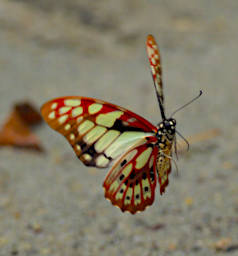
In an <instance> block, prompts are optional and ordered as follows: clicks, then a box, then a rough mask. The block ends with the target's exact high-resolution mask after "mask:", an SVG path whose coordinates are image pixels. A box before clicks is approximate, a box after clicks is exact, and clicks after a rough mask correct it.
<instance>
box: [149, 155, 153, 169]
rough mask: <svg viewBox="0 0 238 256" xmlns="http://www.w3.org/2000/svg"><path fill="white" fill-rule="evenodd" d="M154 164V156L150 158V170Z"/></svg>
mask: <svg viewBox="0 0 238 256" xmlns="http://www.w3.org/2000/svg"><path fill="white" fill-rule="evenodd" d="M153 163H154V156H152V157H151V158H150V162H149V168H151V167H152V165H153Z"/></svg>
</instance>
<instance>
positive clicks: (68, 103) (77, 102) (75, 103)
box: [64, 99, 81, 107]
mask: <svg viewBox="0 0 238 256" xmlns="http://www.w3.org/2000/svg"><path fill="white" fill-rule="evenodd" d="M64 104H65V105H66V106H69V107H77V106H79V105H80V104H81V100H79V99H67V100H64Z"/></svg>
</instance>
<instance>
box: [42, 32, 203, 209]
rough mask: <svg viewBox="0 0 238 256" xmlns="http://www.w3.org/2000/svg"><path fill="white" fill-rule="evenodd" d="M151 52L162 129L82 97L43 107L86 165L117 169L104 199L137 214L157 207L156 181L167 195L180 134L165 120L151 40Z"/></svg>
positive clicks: (107, 182)
mask: <svg viewBox="0 0 238 256" xmlns="http://www.w3.org/2000/svg"><path fill="white" fill-rule="evenodd" d="M146 49H147V54H148V58H149V62H150V67H151V73H152V77H153V81H154V87H155V91H156V95H157V99H158V103H159V108H160V112H161V117H162V121H161V122H160V123H159V124H158V125H157V126H154V125H153V124H151V123H150V122H149V121H147V120H145V119H144V118H143V117H141V116H139V115H137V114H135V113H133V112H131V111H129V110H127V109H125V108H123V107H120V106H117V105H114V104H111V103H108V102H105V101H102V100H98V99H93V98H87V97H81V96H66V97H61V98H56V99H53V100H51V101H49V102H47V103H45V104H44V105H43V106H42V108H41V113H42V116H43V118H44V120H45V121H46V122H47V123H48V125H49V126H50V127H51V128H52V129H54V130H56V131H57V132H59V133H61V134H62V135H63V136H65V138H66V139H67V140H68V142H69V143H70V144H71V146H72V147H73V149H74V151H75V153H76V155H77V156H78V158H79V159H80V160H81V161H82V162H83V163H84V164H85V165H86V166H94V167H98V168H107V167H109V166H112V167H111V170H110V171H109V173H108V175H107V176H106V178H105V180H104V183H103V187H104V190H105V197H106V198H107V199H109V200H110V201H111V202H112V204H113V205H115V206H118V207H119V208H120V209H121V210H122V211H123V212H124V211H129V212H130V213H132V214H135V213H136V212H139V211H143V210H145V208H146V207H147V206H149V205H151V204H152V203H153V201H154V198H155V188H156V182H157V179H158V182H159V184H160V194H163V193H164V192H165V188H166V186H167V185H168V183H169V174H170V172H171V159H172V146H173V145H174V144H175V141H176V140H175V134H176V132H177V131H176V121H175V119H174V118H172V117H171V118H166V116H165V110H164V96H163V85H162V76H161V75H162V73H161V66H160V53H159V49H158V46H157V44H156V42H155V39H154V37H153V36H152V35H148V37H147V41H146ZM200 95H201V92H200ZM200 95H199V96H200ZM196 98H197V97H196ZM186 105H187V104H186ZM180 109H181V108H180Z"/></svg>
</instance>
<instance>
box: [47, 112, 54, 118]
mask: <svg viewBox="0 0 238 256" xmlns="http://www.w3.org/2000/svg"><path fill="white" fill-rule="evenodd" d="M48 118H49V119H55V111H52V112H50V113H49V115H48Z"/></svg>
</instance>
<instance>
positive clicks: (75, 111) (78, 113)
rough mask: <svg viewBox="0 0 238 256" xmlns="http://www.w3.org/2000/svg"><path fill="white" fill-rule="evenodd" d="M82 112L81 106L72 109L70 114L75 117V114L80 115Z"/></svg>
mask: <svg viewBox="0 0 238 256" xmlns="http://www.w3.org/2000/svg"><path fill="white" fill-rule="evenodd" d="M82 113H83V108H82V107H77V108H74V109H73V110H72V112H71V115H72V117H76V116H79V115H81V114H82Z"/></svg>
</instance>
